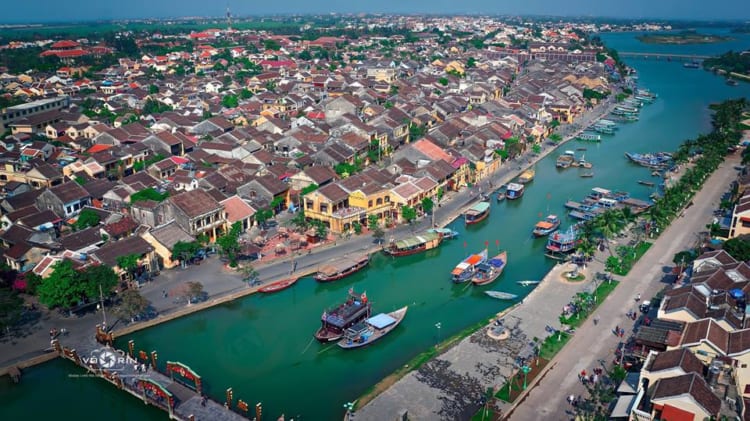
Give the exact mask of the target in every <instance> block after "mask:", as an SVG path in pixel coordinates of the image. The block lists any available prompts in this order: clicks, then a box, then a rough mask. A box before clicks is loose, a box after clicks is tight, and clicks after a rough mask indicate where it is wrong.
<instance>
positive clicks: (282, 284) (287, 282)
mask: <svg viewBox="0 0 750 421" xmlns="http://www.w3.org/2000/svg"><path fill="white" fill-rule="evenodd" d="M298 279H299V278H289V279H282V280H281V281H276V282H273V283H270V284H268V285H266V286H264V287H263V288H258V291H260V292H276V291H281V290H282V289H287V288H289V287H290V286H292V285H294V284H295V283H296V282H297V280H298Z"/></svg>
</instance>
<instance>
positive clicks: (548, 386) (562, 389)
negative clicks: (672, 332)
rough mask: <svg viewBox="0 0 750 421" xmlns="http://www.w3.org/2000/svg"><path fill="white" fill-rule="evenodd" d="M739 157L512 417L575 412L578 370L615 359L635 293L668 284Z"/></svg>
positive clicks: (711, 182)
mask: <svg viewBox="0 0 750 421" xmlns="http://www.w3.org/2000/svg"><path fill="white" fill-rule="evenodd" d="M739 163H740V154H739V153H737V154H735V155H732V156H730V157H729V158H728V159H727V160H726V161H725V162H724V163H723V164H722V165H721V166H720V167H719V168H718V169H717V170H716V171H715V172H714V174H713V175H712V176H711V177H709V178H708V179H707V180H706V183H705V184H704V186H703V189H701V191H700V192H698V193H697V194H696V195H695V197H694V199H693V202H694V203H695V204H694V205H693V206H691V207H689V208H688V209H687V210H685V212H684V216H682V217H678V218H677V219H676V220H675V221H674V222H673V223H672V225H671V226H670V227H669V228H667V229H666V231H665V232H664V233H663V234H662V236H661V237H659V238H658V239H657V240H656V241H655V242H654V244H653V245H652V247H651V248H650V249H649V251H648V252H647V253H646V254H645V255H644V256H643V257H642V258H641V259H640V260H639V261H638V263H636V265H635V266H634V267H633V269H632V270H631V271H630V273H629V274H628V276H626V277H625V278H623V279H622V280H621V282H620V285H619V286H618V287H617V288H616V289H615V290H614V291H613V292H612V294H610V295H609V297H607V299H606V300H605V301H604V303H602V305H601V306H600V307H599V308H598V309H597V310H596V312H594V314H593V317H590V318H589V320H587V321H586V322H585V323H584V324H583V325H582V326H581V327H580V328H579V329H578V331H577V332H576V334H575V336H574V337H573V338H572V339H571V341H570V342H569V343H568V344H567V345H566V346H565V348H563V349H562V351H561V352H560V353H559V354H557V356H556V357H555V359H554V363H555V365H554V368H553V369H551V370H550V371H549V372H548V373H547V375H546V376H545V377H544V378H543V379H542V380H541V381H540V383H539V384H538V385H537V386H536V387H535V388H533V389H532V390H531V391H530V392H529V394H528V396H527V398H526V400H525V401H524V402H523V403H522V404H520V406H518V407H517V408H516V409H515V411H514V412H513V413H512V414H511V416H510V419H511V420H538V419H546V420H568V419H570V418H571V417H570V415H567V414H565V410H566V409H569V406H568V403H567V402H566V397H567V396H569V395H571V394H573V395H576V396H579V395H581V396H587V391H586V389H585V387H584V386H583V385H581V383H580V382H579V381H578V373H580V372H581V370H584V369H585V370H586V371H587V372H591V370H592V369H593V368H595V367H599V362H598V361H599V360H600V359H603V360H604V361H611V360H612V359H613V356H614V350H615V349H616V347H617V345H618V344H619V342H620V339H618V338H616V337H615V335H614V334H612V333H611V332H612V331H613V330H614V328H615V326H620V327H627V328H631V327H632V326H633V321H632V320H630V319H628V318H627V317H626V316H625V314H626V313H627V312H628V311H629V310H632V309H633V308H635V307H636V304H635V300H634V299H635V297H636V295H637V294H641V296H642V297H644V299H647V298H650V297H652V296H653V295H655V294H656V293H657V292H658V291H659V290H661V289H662V288H664V284H663V283H661V282H660V280H661V278H662V276H663V274H664V272H663V269H664V267H665V266H671V265H673V263H672V257H673V256H674V255H675V253H677V252H679V251H682V250H684V249H686V248H688V247H691V246H692V245H693V244H695V241H696V234H697V233H698V232H701V231H704V229H705V225H706V223H707V222H709V221H710V220H711V218H712V217H713V211H714V210H715V209H716V208H717V207H718V206H719V203H720V201H721V196H722V195H723V194H724V192H725V191H727V189H728V187H729V184H730V183H731V182H732V181H734V180H735V178H736V177H737V171H736V170H735V169H734V167H735V165H737V164H739ZM594 317H598V318H599V319H600V322H599V324H598V326H595V325H594V324H593V322H592V320H593V318H594ZM627 333H628V334H629V333H631V332H630V331H628V332H627Z"/></svg>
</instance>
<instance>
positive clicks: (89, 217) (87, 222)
mask: <svg viewBox="0 0 750 421" xmlns="http://www.w3.org/2000/svg"><path fill="white" fill-rule="evenodd" d="M100 220H101V218H99V214H98V213H96V212H95V211H93V210H91V209H84V210H82V211H81V213H80V214H78V219H77V220H76V222H75V227H76V229H78V230H82V229H86V228H88V227H95V226H97V225H99V221H100Z"/></svg>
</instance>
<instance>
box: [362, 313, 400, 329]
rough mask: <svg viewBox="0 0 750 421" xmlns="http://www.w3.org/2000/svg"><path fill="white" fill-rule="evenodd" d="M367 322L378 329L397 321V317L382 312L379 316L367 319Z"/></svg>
mask: <svg viewBox="0 0 750 421" xmlns="http://www.w3.org/2000/svg"><path fill="white" fill-rule="evenodd" d="M367 323H368V324H370V325H371V326H373V327H374V328H376V329H383V328H385V327H388V326H390V325H392V324H394V323H396V319H394V318H393V317H391V316H389V315H387V314H385V313H380V314H378V315H377V316H374V317H370V318H369V319H367Z"/></svg>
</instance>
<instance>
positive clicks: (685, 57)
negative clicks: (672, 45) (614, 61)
mask: <svg viewBox="0 0 750 421" xmlns="http://www.w3.org/2000/svg"><path fill="white" fill-rule="evenodd" d="M618 54H619V56H620V57H621V58H636V59H637V58H639V59H651V58H652V59H656V60H662V59H663V60H677V61H703V60H705V59H707V58H711V56H703V55H698V54H674V53H637V52H630V51H620V52H618Z"/></svg>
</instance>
